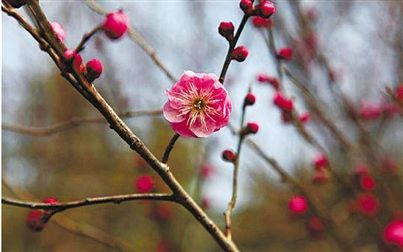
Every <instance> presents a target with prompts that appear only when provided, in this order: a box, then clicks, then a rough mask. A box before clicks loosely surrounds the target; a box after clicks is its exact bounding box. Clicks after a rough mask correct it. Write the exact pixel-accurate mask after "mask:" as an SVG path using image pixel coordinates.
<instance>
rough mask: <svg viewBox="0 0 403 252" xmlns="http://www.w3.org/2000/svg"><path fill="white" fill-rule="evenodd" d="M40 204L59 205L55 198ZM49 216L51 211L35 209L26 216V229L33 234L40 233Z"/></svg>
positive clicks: (47, 199)
mask: <svg viewBox="0 0 403 252" xmlns="http://www.w3.org/2000/svg"><path fill="white" fill-rule="evenodd" d="M42 202H43V203H48V204H51V205H55V204H57V203H59V202H58V201H57V199H55V198H46V199H44V200H43V201H42ZM50 214H51V211H49V210H42V209H35V210H32V211H30V212H29V213H28V215H27V222H26V223H27V227H28V228H29V229H30V230H31V231H33V232H40V231H42V230H43V229H44V228H45V226H46V223H47V222H48V220H49V217H50Z"/></svg>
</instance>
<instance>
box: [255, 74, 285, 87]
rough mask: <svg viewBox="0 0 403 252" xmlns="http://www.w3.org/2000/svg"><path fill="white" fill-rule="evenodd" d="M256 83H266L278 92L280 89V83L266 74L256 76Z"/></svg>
mask: <svg viewBox="0 0 403 252" xmlns="http://www.w3.org/2000/svg"><path fill="white" fill-rule="evenodd" d="M257 81H258V82H260V83H268V84H270V85H271V86H272V87H273V88H274V89H276V90H278V89H279V88H280V82H279V80H278V79H277V78H276V77H273V76H269V75H266V74H259V75H258V76H257Z"/></svg>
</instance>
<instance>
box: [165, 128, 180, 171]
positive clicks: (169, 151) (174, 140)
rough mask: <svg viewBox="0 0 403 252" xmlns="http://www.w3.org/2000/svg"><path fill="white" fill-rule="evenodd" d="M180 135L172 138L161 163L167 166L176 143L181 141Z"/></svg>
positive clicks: (176, 134)
mask: <svg viewBox="0 0 403 252" xmlns="http://www.w3.org/2000/svg"><path fill="white" fill-rule="evenodd" d="M179 137H180V135H179V134H178V133H175V135H173V136H172V138H171V140H170V141H169V143H168V146H167V147H166V149H165V151H164V155H163V156H162V160H161V162H162V163H164V164H166V163H167V162H168V159H169V155H170V154H171V151H172V149H173V147H174V145H175V143H176V141H177V140H178V139H179Z"/></svg>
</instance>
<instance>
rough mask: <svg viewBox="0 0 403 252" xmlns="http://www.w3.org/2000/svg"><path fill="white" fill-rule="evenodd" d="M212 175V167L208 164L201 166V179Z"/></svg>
mask: <svg viewBox="0 0 403 252" xmlns="http://www.w3.org/2000/svg"><path fill="white" fill-rule="evenodd" d="M213 173H214V166H212V165H210V164H203V165H202V167H201V168H200V175H201V177H202V178H203V179H208V178H210V177H211V175H212V174H213Z"/></svg>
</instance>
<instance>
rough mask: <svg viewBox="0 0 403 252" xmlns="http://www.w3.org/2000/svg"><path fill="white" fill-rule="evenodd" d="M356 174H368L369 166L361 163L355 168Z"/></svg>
mask: <svg viewBox="0 0 403 252" xmlns="http://www.w3.org/2000/svg"><path fill="white" fill-rule="evenodd" d="M354 174H355V175H358V176H363V175H366V174H368V167H367V166H366V165H364V164H359V165H357V166H356V167H355V168H354Z"/></svg>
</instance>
